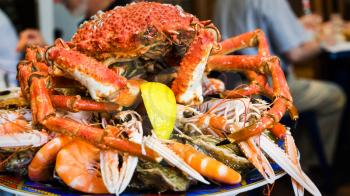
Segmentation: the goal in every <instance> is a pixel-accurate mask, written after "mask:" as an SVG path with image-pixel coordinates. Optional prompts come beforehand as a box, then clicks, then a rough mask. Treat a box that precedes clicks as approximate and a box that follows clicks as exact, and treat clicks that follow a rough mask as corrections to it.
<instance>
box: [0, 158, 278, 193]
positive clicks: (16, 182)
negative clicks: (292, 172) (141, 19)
mask: <svg viewBox="0 0 350 196" xmlns="http://www.w3.org/2000/svg"><path fill="white" fill-rule="evenodd" d="M271 165H272V168H273V169H274V171H275V173H276V180H277V179H278V178H280V177H282V176H283V175H285V172H284V171H283V170H282V169H281V168H280V167H279V166H278V165H277V164H271ZM266 184H267V181H266V180H264V179H263V177H262V176H261V175H260V174H259V173H258V171H257V170H256V169H253V170H251V171H250V172H248V173H247V175H246V176H245V179H244V180H243V181H242V182H241V183H239V184H236V185H217V184H213V183H212V184H211V185H204V184H202V185H197V186H192V187H191V188H190V189H189V190H188V191H187V192H182V193H175V192H169V193H166V194H164V195H186V196H198V195H216V196H218V195H219V196H225V195H235V194H238V193H242V192H246V191H249V190H252V189H256V188H258V187H261V186H264V185H266ZM0 189H1V190H4V191H7V192H10V193H13V194H19V195H57V196H60V195H81V194H83V193H80V192H76V191H72V190H71V189H68V188H66V187H63V186H62V185H60V184H44V183H39V182H33V181H31V180H29V179H27V178H25V179H23V178H20V177H15V176H13V175H10V174H0ZM84 195H87V194H84ZM142 195H143V196H146V195H147V196H153V195H154V196H159V194H158V193H152V192H148V193H140V192H124V193H123V194H122V195H121V196H142Z"/></svg>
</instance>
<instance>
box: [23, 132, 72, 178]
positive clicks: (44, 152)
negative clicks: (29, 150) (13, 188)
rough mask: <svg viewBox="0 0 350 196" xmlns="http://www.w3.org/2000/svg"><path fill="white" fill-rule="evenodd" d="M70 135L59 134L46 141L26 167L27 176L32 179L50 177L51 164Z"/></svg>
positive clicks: (69, 139)
mask: <svg viewBox="0 0 350 196" xmlns="http://www.w3.org/2000/svg"><path fill="white" fill-rule="evenodd" d="M70 141H71V138H70V137H66V136H59V137H56V138H54V139H52V140H51V141H49V142H48V143H46V144H45V145H44V146H43V147H42V148H41V149H40V150H39V151H38V152H37V153H36V154H35V156H34V158H33V160H32V162H31V163H30V164H29V167H28V176H29V178H30V179H31V180H33V181H45V180H48V179H50V176H51V175H52V173H51V174H50V170H51V169H52V168H53V167H51V165H52V164H53V163H55V161H56V156H57V154H58V152H59V151H60V150H61V149H62V148H63V147H64V146H65V145H67V144H68V143H69V142H70Z"/></svg>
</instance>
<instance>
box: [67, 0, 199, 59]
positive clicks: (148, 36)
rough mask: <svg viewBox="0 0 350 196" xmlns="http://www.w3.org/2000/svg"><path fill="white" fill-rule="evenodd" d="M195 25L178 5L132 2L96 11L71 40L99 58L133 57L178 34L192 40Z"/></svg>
mask: <svg viewBox="0 0 350 196" xmlns="http://www.w3.org/2000/svg"><path fill="white" fill-rule="evenodd" d="M194 24H200V21H199V20H198V19H197V18H196V17H194V16H193V15H191V14H188V13H186V12H184V11H183V10H182V8H181V7H179V6H173V5H168V4H160V3H155V2H141V3H132V4H129V5H127V6H125V7H116V8H114V9H113V10H111V11H107V12H105V13H103V12H99V13H98V14H96V15H95V16H93V17H92V20H90V21H88V22H86V23H84V24H83V25H82V26H81V27H80V28H79V29H78V31H77V33H76V34H75V35H74V37H73V39H72V43H73V44H74V45H75V46H76V47H77V49H78V50H80V51H82V52H83V53H86V54H87V55H89V56H93V57H95V58H97V59H99V60H105V59H107V58H111V57H112V58H117V59H132V58H134V57H139V56H141V55H142V54H144V53H146V52H147V51H149V50H150V49H151V48H152V49H154V48H155V47H156V46H159V45H164V43H168V44H170V43H171V42H173V41H174V40H177V41H178V39H177V38H178V37H185V39H187V38H186V37H190V38H189V39H192V38H193V37H194V35H195V32H196V31H195V28H196V26H198V25H194ZM180 34H181V35H180ZM169 38H170V39H169Z"/></svg>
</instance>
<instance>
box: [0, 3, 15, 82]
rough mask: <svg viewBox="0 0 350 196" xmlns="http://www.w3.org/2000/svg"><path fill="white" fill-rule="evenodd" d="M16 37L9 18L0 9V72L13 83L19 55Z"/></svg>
mask: <svg viewBox="0 0 350 196" xmlns="http://www.w3.org/2000/svg"><path fill="white" fill-rule="evenodd" d="M17 41H18V37H17V33H16V31H15V28H14V27H13V25H12V23H11V21H10V20H9V18H8V17H7V16H6V15H5V13H4V12H2V10H1V9H0V72H3V73H6V74H8V76H9V80H10V81H9V82H10V83H12V84H13V83H15V76H16V73H17V63H18V60H19V53H17V52H16V45H17Z"/></svg>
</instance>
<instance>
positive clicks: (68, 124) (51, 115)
mask: <svg viewBox="0 0 350 196" xmlns="http://www.w3.org/2000/svg"><path fill="white" fill-rule="evenodd" d="M46 83H47V78H45V77H37V76H33V77H32V80H31V86H30V95H31V108H32V114H33V122H34V123H40V124H42V125H43V126H44V127H46V128H47V130H50V131H55V132H59V133H62V134H64V135H68V136H73V137H79V138H82V139H84V140H86V141H87V142H89V143H91V144H94V145H98V146H100V147H101V148H112V149H115V150H119V151H121V152H127V153H130V154H132V155H136V156H140V157H144V158H147V159H150V160H154V161H159V160H160V157H159V156H158V154H157V153H155V152H154V151H152V150H151V149H149V148H147V147H145V148H144V152H145V153H143V150H142V147H141V145H140V144H137V143H134V142H131V141H126V140H122V139H119V138H116V137H113V136H109V135H110V133H113V132H116V130H115V129H117V128H116V127H108V128H106V129H100V128H95V127H91V126H86V125H83V124H80V123H77V122H75V121H73V120H70V119H65V118H59V117H56V116H55V110H54V108H53V107H52V103H51V99H50V96H49V93H48V90H47V89H46Z"/></svg>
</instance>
